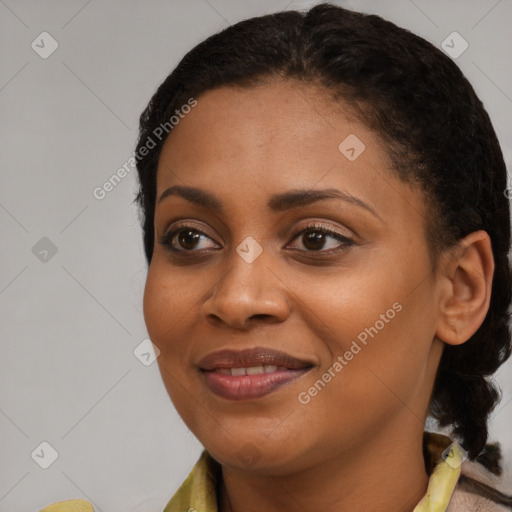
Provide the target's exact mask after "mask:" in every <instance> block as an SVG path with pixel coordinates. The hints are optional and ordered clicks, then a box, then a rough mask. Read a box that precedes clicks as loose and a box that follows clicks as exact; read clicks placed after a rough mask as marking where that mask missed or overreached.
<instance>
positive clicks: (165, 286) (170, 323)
mask: <svg viewBox="0 0 512 512" xmlns="http://www.w3.org/2000/svg"><path fill="white" fill-rule="evenodd" d="M190 287H191V284H190V281H188V280H187V279H184V277H183V276H182V275H181V276H180V274H179V272H172V273H171V272H170V271H169V270H167V271H165V270H164V268H163V267H162V266H161V265H159V264H158V261H153V262H152V263H151V265H150V268H149V270H148V275H147V279H146V285H145V288H144V301H143V309H144V320H145V322H146V327H147V330H148V333H149V336H150V338H151V340H152V341H153V343H155V344H157V345H158V347H159V348H160V349H161V350H162V349H167V348H168V347H167V345H169V344H170V342H171V341H173V332H177V331H178V329H179V324H180V321H181V320H182V319H184V318H185V317H186V316H187V315H188V314H191V312H192V311H193V309H194V300H197V299H195V298H194V296H193V295H192V294H191V293H190ZM175 341H179V339H178V338H175Z"/></svg>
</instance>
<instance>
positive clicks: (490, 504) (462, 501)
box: [446, 488, 510, 512]
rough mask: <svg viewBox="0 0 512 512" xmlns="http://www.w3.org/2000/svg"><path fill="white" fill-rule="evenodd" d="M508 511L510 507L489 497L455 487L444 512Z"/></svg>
mask: <svg viewBox="0 0 512 512" xmlns="http://www.w3.org/2000/svg"><path fill="white" fill-rule="evenodd" d="M471 510H473V511H475V512H510V508H508V507H506V506H504V505H500V504H498V503H496V502H495V501H492V500H491V499H489V498H484V497H483V496H479V495H478V494H474V493H472V492H469V491H466V490H464V489H461V488H457V489H455V491H454V493H453V495H452V499H451V500H450V504H449V505H448V508H447V509H446V512H469V511H471Z"/></svg>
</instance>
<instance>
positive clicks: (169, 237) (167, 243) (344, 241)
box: [159, 223, 355, 256]
mask: <svg viewBox="0 0 512 512" xmlns="http://www.w3.org/2000/svg"><path fill="white" fill-rule="evenodd" d="M186 230H188V231H192V232H194V233H198V234H200V235H203V236H206V237H207V238H210V237H209V236H208V235H207V234H206V233H204V232H203V231H201V230H200V229H197V228H196V227H195V226H189V225H186V224H182V225H180V226H177V227H176V228H175V229H173V230H172V231H169V232H168V233H165V234H164V235H163V236H162V237H161V238H160V240H159V243H160V244H161V245H163V246H164V247H165V249H166V250H168V251H170V252H171V253H173V254H175V255H178V256H184V255H185V253H203V251H205V250H208V249H190V250H189V249H176V248H175V247H172V245H171V242H172V241H173V239H174V237H175V235H177V234H178V233H180V232H181V231H186ZM309 232H312V233H322V234H324V235H328V236H331V237H332V238H334V239H336V240H338V241H339V242H341V244H340V246H338V247H336V248H334V249H329V250H324V249H320V250H318V251H315V250H307V249H306V250H304V249H292V250H294V251H299V252H305V253H307V254H308V255H309V254H317V253H318V254H321V255H324V256H328V255H331V254H333V253H338V252H340V251H343V250H346V249H347V248H349V247H350V246H353V245H354V244H355V242H354V241H353V240H351V239H350V238H348V237H346V236H344V235H341V234H340V233H338V232H336V231H333V230H331V229H328V228H326V227H325V226H323V225H322V224H318V223H312V224H309V225H307V226H305V227H304V228H303V229H301V230H300V231H298V232H296V233H294V235H293V237H292V239H291V241H294V240H296V239H297V238H299V237H300V236H301V235H303V234H305V233H309ZM210 239H211V238H210Z"/></svg>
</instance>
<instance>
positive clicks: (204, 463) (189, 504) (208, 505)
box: [163, 432, 509, 512]
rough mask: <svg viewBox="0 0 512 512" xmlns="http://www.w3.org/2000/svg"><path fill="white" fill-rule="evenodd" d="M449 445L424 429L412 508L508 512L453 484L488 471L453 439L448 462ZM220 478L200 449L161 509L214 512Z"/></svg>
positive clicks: (418, 511)
mask: <svg viewBox="0 0 512 512" xmlns="http://www.w3.org/2000/svg"><path fill="white" fill-rule="evenodd" d="M450 445H452V442H451V440H450V439H449V438H448V437H446V436H444V435H441V434H432V433H429V432H425V436H424V448H425V450H424V451H425V456H426V457H425V458H426V465H427V469H428V472H429V475H430V479H429V484H428V490H427V493H426V494H425V496H424V497H423V499H422V500H421V501H420V502H419V503H418V505H417V506H416V508H415V509H414V512H468V511H475V512H476V511H478V512H509V509H507V508H505V507H502V506H500V505H498V504H496V503H493V502H491V501H489V500H487V499H485V498H482V497H480V496H477V495H476V494H473V493H471V492H468V491H466V490H464V489H463V488H460V487H459V486H458V485H457V483H458V481H459V477H460V475H461V474H466V468H469V467H472V468H473V469H472V470H471V471H467V472H468V473H471V474H475V472H478V474H479V475H480V476H481V477H484V478H485V477H487V479H488V473H487V472H485V471H484V470H475V469H474V466H475V465H478V464H477V463H472V462H469V461H463V452H462V450H461V449H460V447H458V445H457V444H456V443H454V444H453V445H452V446H453V447H452V450H451V452H450V454H451V455H452V457H451V460H450V463H448V462H446V461H445V460H444V458H443V457H442V454H443V452H444V451H445V450H446V449H447V448H448V446H450ZM447 460H449V459H448V458H447ZM478 466H479V465H478ZM220 478H221V468H220V465H219V464H218V463H217V462H216V461H215V460H214V459H213V458H212V457H211V456H210V455H209V453H208V452H207V451H206V450H203V452H202V454H201V456H200V458H199V460H198V461H197V462H196V464H195V466H194V468H193V469H192V471H191V472H190V474H189V475H188V477H187V478H186V480H185V481H184V482H183V484H182V485H181V487H180V488H179V489H178V491H177V492H176V493H175V494H174V496H173V497H172V498H171V500H170V501H169V502H168V503H167V506H166V507H165V509H164V510H163V512H193V511H197V512H218V509H217V491H216V487H217V484H218V482H219V480H220Z"/></svg>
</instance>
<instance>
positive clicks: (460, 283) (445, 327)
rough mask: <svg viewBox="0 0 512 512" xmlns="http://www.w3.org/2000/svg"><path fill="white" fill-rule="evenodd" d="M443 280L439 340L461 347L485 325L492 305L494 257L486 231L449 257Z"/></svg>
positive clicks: (466, 240)
mask: <svg viewBox="0 0 512 512" xmlns="http://www.w3.org/2000/svg"><path fill="white" fill-rule="evenodd" d="M441 272H442V275H441V276H440V283H441V288H440V292H441V293H440V302H439V322H438V328H437V331H436V336H437V337H438V338H439V339H440V340H442V341H444V342H445V343H448V344H449V345H460V344H462V343H464V342H466V341H467V340H469V338H471V336H473V334H475V332H476V331H477V330H478V328H479V327H480V326H481V325H482V323H483V321H484V319H485V316H486V315H487V311H488V310H489V303H490V301H491V290H492V278H493V275H494V257H493V253H492V247H491V239H490V237H489V235H488V234H487V232H486V231H474V232H473V233H470V234H469V235H467V236H466V237H465V238H463V239H462V240H460V241H459V245H458V246H457V247H456V248H455V249H454V250H452V251H449V252H448V254H447V255H446V257H445V259H444V261H443V264H442V268H441Z"/></svg>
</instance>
